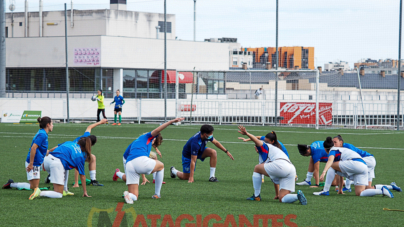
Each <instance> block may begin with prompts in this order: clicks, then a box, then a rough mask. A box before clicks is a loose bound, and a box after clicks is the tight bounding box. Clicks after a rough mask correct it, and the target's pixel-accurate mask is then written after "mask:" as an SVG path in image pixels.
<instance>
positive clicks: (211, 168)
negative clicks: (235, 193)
mask: <svg viewBox="0 0 404 227" xmlns="http://www.w3.org/2000/svg"><path fill="white" fill-rule="evenodd" d="M215 171H216V167H210V177H215ZM210 177H209V178H210Z"/></svg>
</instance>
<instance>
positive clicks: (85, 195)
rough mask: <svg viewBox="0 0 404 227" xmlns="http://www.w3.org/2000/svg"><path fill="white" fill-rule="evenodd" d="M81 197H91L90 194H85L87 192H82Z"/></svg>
mask: <svg viewBox="0 0 404 227" xmlns="http://www.w3.org/2000/svg"><path fill="white" fill-rule="evenodd" d="M83 197H91V196H89V195H88V194H87V192H85V193H84V194H83Z"/></svg>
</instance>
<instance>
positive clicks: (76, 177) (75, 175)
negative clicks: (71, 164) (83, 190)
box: [73, 169, 85, 188]
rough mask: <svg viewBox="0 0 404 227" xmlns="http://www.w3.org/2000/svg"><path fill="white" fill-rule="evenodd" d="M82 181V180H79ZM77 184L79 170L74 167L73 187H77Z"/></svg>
mask: <svg viewBox="0 0 404 227" xmlns="http://www.w3.org/2000/svg"><path fill="white" fill-rule="evenodd" d="M81 183H83V182H81ZM84 183H85V182H84ZM78 187H80V186H79V171H77V169H74V184H73V188H78Z"/></svg>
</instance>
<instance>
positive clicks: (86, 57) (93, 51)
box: [74, 48, 101, 65]
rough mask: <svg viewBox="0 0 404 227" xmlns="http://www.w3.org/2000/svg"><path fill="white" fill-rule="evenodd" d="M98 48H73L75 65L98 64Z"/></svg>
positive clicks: (99, 56) (99, 58)
mask: <svg viewBox="0 0 404 227" xmlns="http://www.w3.org/2000/svg"><path fill="white" fill-rule="evenodd" d="M100 62H101V51H100V48H74V64H75V65H100Z"/></svg>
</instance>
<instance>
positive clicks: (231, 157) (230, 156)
mask: <svg viewBox="0 0 404 227" xmlns="http://www.w3.org/2000/svg"><path fill="white" fill-rule="evenodd" d="M226 154H227V156H229V158H230V159H231V160H234V158H233V155H231V154H230V152H229V151H227V153H226Z"/></svg>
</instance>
